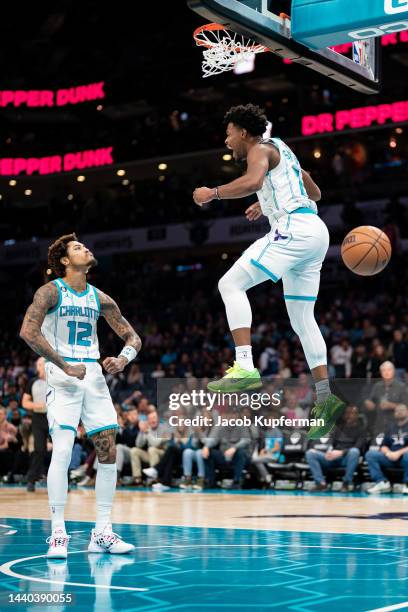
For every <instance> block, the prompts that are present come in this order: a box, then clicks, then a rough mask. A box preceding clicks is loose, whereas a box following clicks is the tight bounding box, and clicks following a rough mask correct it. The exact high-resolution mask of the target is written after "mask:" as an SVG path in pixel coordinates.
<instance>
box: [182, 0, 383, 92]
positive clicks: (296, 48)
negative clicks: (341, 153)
mask: <svg viewBox="0 0 408 612" xmlns="http://www.w3.org/2000/svg"><path fill="white" fill-rule="evenodd" d="M355 1H361V0H355ZM364 1H365V2H366V1H367V0H364ZM187 4H188V6H189V7H190V8H191V9H192V10H193V11H195V12H196V13H198V14H199V15H201V16H202V17H204V19H206V20H207V21H209V22H216V23H219V24H221V25H223V26H225V28H227V29H229V30H232V31H234V32H238V33H240V34H243V35H245V36H247V37H249V38H251V39H253V40H255V41H256V42H257V43H259V44H261V45H264V46H265V47H267V48H268V49H269V50H270V51H271V52H272V53H275V54H276V55H278V56H280V57H282V58H285V59H290V60H291V61H292V62H295V63H297V64H302V65H303V66H305V67H307V68H310V69H311V70H315V71H316V72H319V73H321V74H323V75H325V76H326V77H328V78H331V79H333V80H335V81H338V82H340V83H343V84H344V85H346V86H347V87H350V88H352V89H354V90H355V91H359V92H362V93H366V94H373V93H378V91H379V89H380V52H381V51H380V39H379V38H378V37H377V38H369V39H367V40H365V41H364V43H358V42H357V43H356V44H354V45H353V49H352V54H351V57H347V56H344V55H342V54H340V53H337V52H336V51H334V50H333V49H330V48H325V49H321V50H316V49H310V48H308V47H307V46H305V45H303V44H301V43H299V42H296V41H295V40H294V39H293V37H292V35H291V20H290V16H289V15H288V16H287V18H285V16H284V15H283V14H282V13H281V14H277V9H276V6H277V2H276V0H187ZM274 5H275V8H274ZM280 5H281V6H282V2H280ZM287 5H288V6H289V5H290V3H289V2H288V3H287ZM274 11H275V12H274ZM288 11H289V13H290V9H288ZM333 44H334V43H333Z"/></svg>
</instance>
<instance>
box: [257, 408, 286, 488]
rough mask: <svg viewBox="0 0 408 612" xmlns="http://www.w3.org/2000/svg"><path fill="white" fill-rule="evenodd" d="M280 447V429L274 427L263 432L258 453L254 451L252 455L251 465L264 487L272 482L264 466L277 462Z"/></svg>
mask: <svg viewBox="0 0 408 612" xmlns="http://www.w3.org/2000/svg"><path fill="white" fill-rule="evenodd" d="M274 416H275V415H274ZM276 416H279V415H276ZM282 446H283V433H282V432H281V430H280V429H278V428H277V427H274V428H271V429H269V430H268V431H266V432H265V435H264V437H263V438H262V439H261V441H260V444H259V451H258V452H256V451H255V453H254V454H253V455H252V463H253V465H254V466H255V469H256V471H257V472H258V474H259V479H260V481H261V483H262V484H263V485H265V486H269V485H270V484H271V482H272V476H271V474H270V472H268V469H267V467H266V464H267V463H271V462H275V463H276V462H277V461H279V457H280V454H281V451H282Z"/></svg>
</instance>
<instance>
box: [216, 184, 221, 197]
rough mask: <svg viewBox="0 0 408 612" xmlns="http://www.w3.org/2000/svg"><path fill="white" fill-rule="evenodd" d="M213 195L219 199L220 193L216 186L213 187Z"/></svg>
mask: <svg viewBox="0 0 408 612" xmlns="http://www.w3.org/2000/svg"><path fill="white" fill-rule="evenodd" d="M215 197H216V198H217V200H221V198H220V194H219V193H218V187H215Z"/></svg>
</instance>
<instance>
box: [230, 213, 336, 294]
mask: <svg viewBox="0 0 408 612" xmlns="http://www.w3.org/2000/svg"><path fill="white" fill-rule="evenodd" d="M301 210H302V211H303V212H298V211H296V212H293V213H291V214H288V215H285V216H283V217H281V218H280V219H279V220H278V221H275V222H274V224H273V225H272V229H271V231H270V232H269V233H268V234H266V236H264V237H263V238H260V239H259V240H257V241H256V242H254V243H253V244H252V245H251V246H250V247H249V248H248V249H247V250H246V251H244V253H243V254H242V255H241V257H240V258H239V259H238V263H239V264H240V265H241V266H242V267H243V268H244V269H245V270H246V271H247V272H248V273H249V275H250V276H251V278H252V279H253V280H254V282H256V283H257V284H258V283H262V282H263V281H265V280H268V279H271V280H273V281H274V282H275V283H276V282H278V281H279V280H280V279H282V282H283V291H284V297H285V300H307V301H316V299H317V295H318V292H319V285H320V271H321V268H322V264H323V261H324V258H325V257H326V253H327V249H328V248H329V232H328V229H327V227H326V225H325V223H324V222H323V221H322V220H321V219H320V217H319V216H318V215H316V214H315V213H312V212H304V211H305V209H301ZM306 210H307V209H306Z"/></svg>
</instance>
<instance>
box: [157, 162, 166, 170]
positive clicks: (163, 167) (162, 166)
mask: <svg viewBox="0 0 408 612" xmlns="http://www.w3.org/2000/svg"><path fill="white" fill-rule="evenodd" d="M158 168H159V170H167V164H165V163H162V164H159V165H158Z"/></svg>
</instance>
